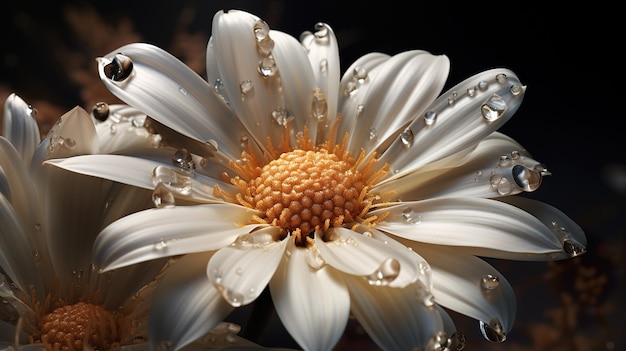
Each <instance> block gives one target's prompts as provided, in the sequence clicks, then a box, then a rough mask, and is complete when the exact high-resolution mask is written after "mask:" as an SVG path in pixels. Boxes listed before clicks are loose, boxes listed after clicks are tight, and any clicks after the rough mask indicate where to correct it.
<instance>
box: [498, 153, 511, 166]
mask: <svg viewBox="0 0 626 351" xmlns="http://www.w3.org/2000/svg"><path fill="white" fill-rule="evenodd" d="M510 165H511V158H510V157H509V156H508V155H502V156H500V160H498V166H500V167H508V166H510Z"/></svg>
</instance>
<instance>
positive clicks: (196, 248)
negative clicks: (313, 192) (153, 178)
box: [94, 204, 259, 271]
mask: <svg viewBox="0 0 626 351" xmlns="http://www.w3.org/2000/svg"><path fill="white" fill-rule="evenodd" d="M253 213H254V211H252V210H247V209H245V208H243V207H241V206H238V205H226V204H223V205H222V204H215V205H196V206H177V207H173V208H161V209H150V210H145V211H141V212H137V213H134V214H131V215H128V216H126V217H123V218H121V219H119V220H118V221H115V222H113V223H111V224H110V225H108V226H107V227H106V228H104V229H103V230H102V232H100V234H99V235H98V237H97V238H96V241H95V243H94V263H95V264H96V265H98V266H99V267H100V268H101V269H102V270H104V271H106V270H111V269H115V268H118V267H123V266H127V265H130V264H133V263H137V262H143V261H147V260H152V259H155V258H159V257H168V256H174V255H180V254H185V253H192V252H200V251H209V250H217V249H220V248H222V247H225V246H227V245H230V244H231V243H233V242H234V241H235V239H236V238H237V237H238V236H239V235H241V234H245V233H248V232H250V231H251V230H253V229H254V228H257V227H259V225H247V224H248V223H249V222H250V218H251V216H252V214H253Z"/></svg>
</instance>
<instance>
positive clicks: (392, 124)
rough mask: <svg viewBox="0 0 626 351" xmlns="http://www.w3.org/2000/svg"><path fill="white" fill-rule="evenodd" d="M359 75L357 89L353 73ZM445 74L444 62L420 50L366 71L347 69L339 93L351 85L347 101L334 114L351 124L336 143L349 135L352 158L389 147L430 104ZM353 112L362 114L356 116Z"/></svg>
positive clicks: (441, 58) (439, 89) (352, 67)
mask: <svg viewBox="0 0 626 351" xmlns="http://www.w3.org/2000/svg"><path fill="white" fill-rule="evenodd" d="M359 64H360V63H359ZM362 69H364V70H365V72H366V73H367V77H366V78H365V81H364V82H363V83H359V80H358V78H357V77H358V76H357V77H355V71H356V72H359V70H362ZM449 69H450V62H449V60H448V58H447V57H446V56H444V55H438V56H435V55H431V54H430V53H428V52H426V51H422V50H413V51H405V52H402V53H400V54H397V55H395V56H392V57H390V58H389V59H388V60H386V61H384V62H380V63H378V62H377V65H376V66H373V67H370V68H369V69H366V68H365V67H361V66H356V65H355V64H353V65H352V66H351V67H350V68H348V70H347V71H346V73H345V74H344V76H343V78H342V80H341V84H342V87H343V89H344V91H345V90H346V89H347V88H348V85H349V84H355V83H356V84H357V87H356V90H354V91H353V92H352V93H350V94H349V95H350V96H349V98H346V99H344V100H342V102H343V105H342V106H341V110H340V112H341V113H342V118H344V119H348V120H350V121H351V123H350V125H349V126H347V127H348V129H347V130H344V131H340V133H341V134H340V135H338V137H340V138H341V137H342V136H343V133H344V132H349V133H350V141H349V143H348V151H350V152H351V153H352V154H353V155H355V154H356V155H358V154H359V152H360V150H361V148H364V149H365V150H366V151H367V152H368V153H369V152H372V151H376V152H377V153H378V154H381V153H382V152H383V151H384V148H386V147H387V146H388V145H389V142H388V140H391V139H389V138H395V137H396V136H397V135H398V134H400V132H402V130H403V129H404V128H405V127H406V125H407V124H408V123H409V122H410V121H412V120H414V119H415V118H416V117H418V116H421V115H423V113H424V111H425V109H426V107H428V106H429V105H430V104H431V103H432V102H433V101H435V99H436V98H437V96H438V95H439V94H440V92H441V89H443V86H444V84H445V82H446V78H447V77H448V72H449ZM365 72H362V73H361V74H363V73H365ZM344 95H345V92H344ZM359 106H362V107H363V110H362V111H361V112H359V113H358V114H357V111H358V107H359ZM357 126H359V127H357ZM370 132H371V133H370Z"/></svg>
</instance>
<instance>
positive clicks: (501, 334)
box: [479, 318, 506, 342]
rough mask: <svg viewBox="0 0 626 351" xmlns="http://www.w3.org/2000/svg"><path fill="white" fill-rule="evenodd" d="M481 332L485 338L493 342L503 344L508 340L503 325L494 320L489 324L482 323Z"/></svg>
mask: <svg viewBox="0 0 626 351" xmlns="http://www.w3.org/2000/svg"><path fill="white" fill-rule="evenodd" d="M479 325H480V332H481V333H482V335H483V337H484V338H485V339H487V340H489V341H492V342H503V341H505V340H506V332H505V331H504V328H503V327H502V323H501V322H500V321H499V320H498V319H497V318H494V319H492V320H491V321H490V322H489V323H486V322H483V321H480V323H479Z"/></svg>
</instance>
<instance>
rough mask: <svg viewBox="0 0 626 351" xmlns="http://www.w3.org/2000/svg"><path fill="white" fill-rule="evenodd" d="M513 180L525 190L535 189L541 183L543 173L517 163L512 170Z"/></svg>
mask: <svg viewBox="0 0 626 351" xmlns="http://www.w3.org/2000/svg"><path fill="white" fill-rule="evenodd" d="M511 173H512V175H513V180H514V181H515V184H517V185H518V186H519V187H520V188H522V189H524V191H528V192H530V191H535V190H537V189H538V188H539V186H540V185H541V179H542V177H541V173H540V172H537V171H535V170H532V169H528V168H527V167H525V166H522V165H515V166H513V169H512V170H511Z"/></svg>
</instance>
